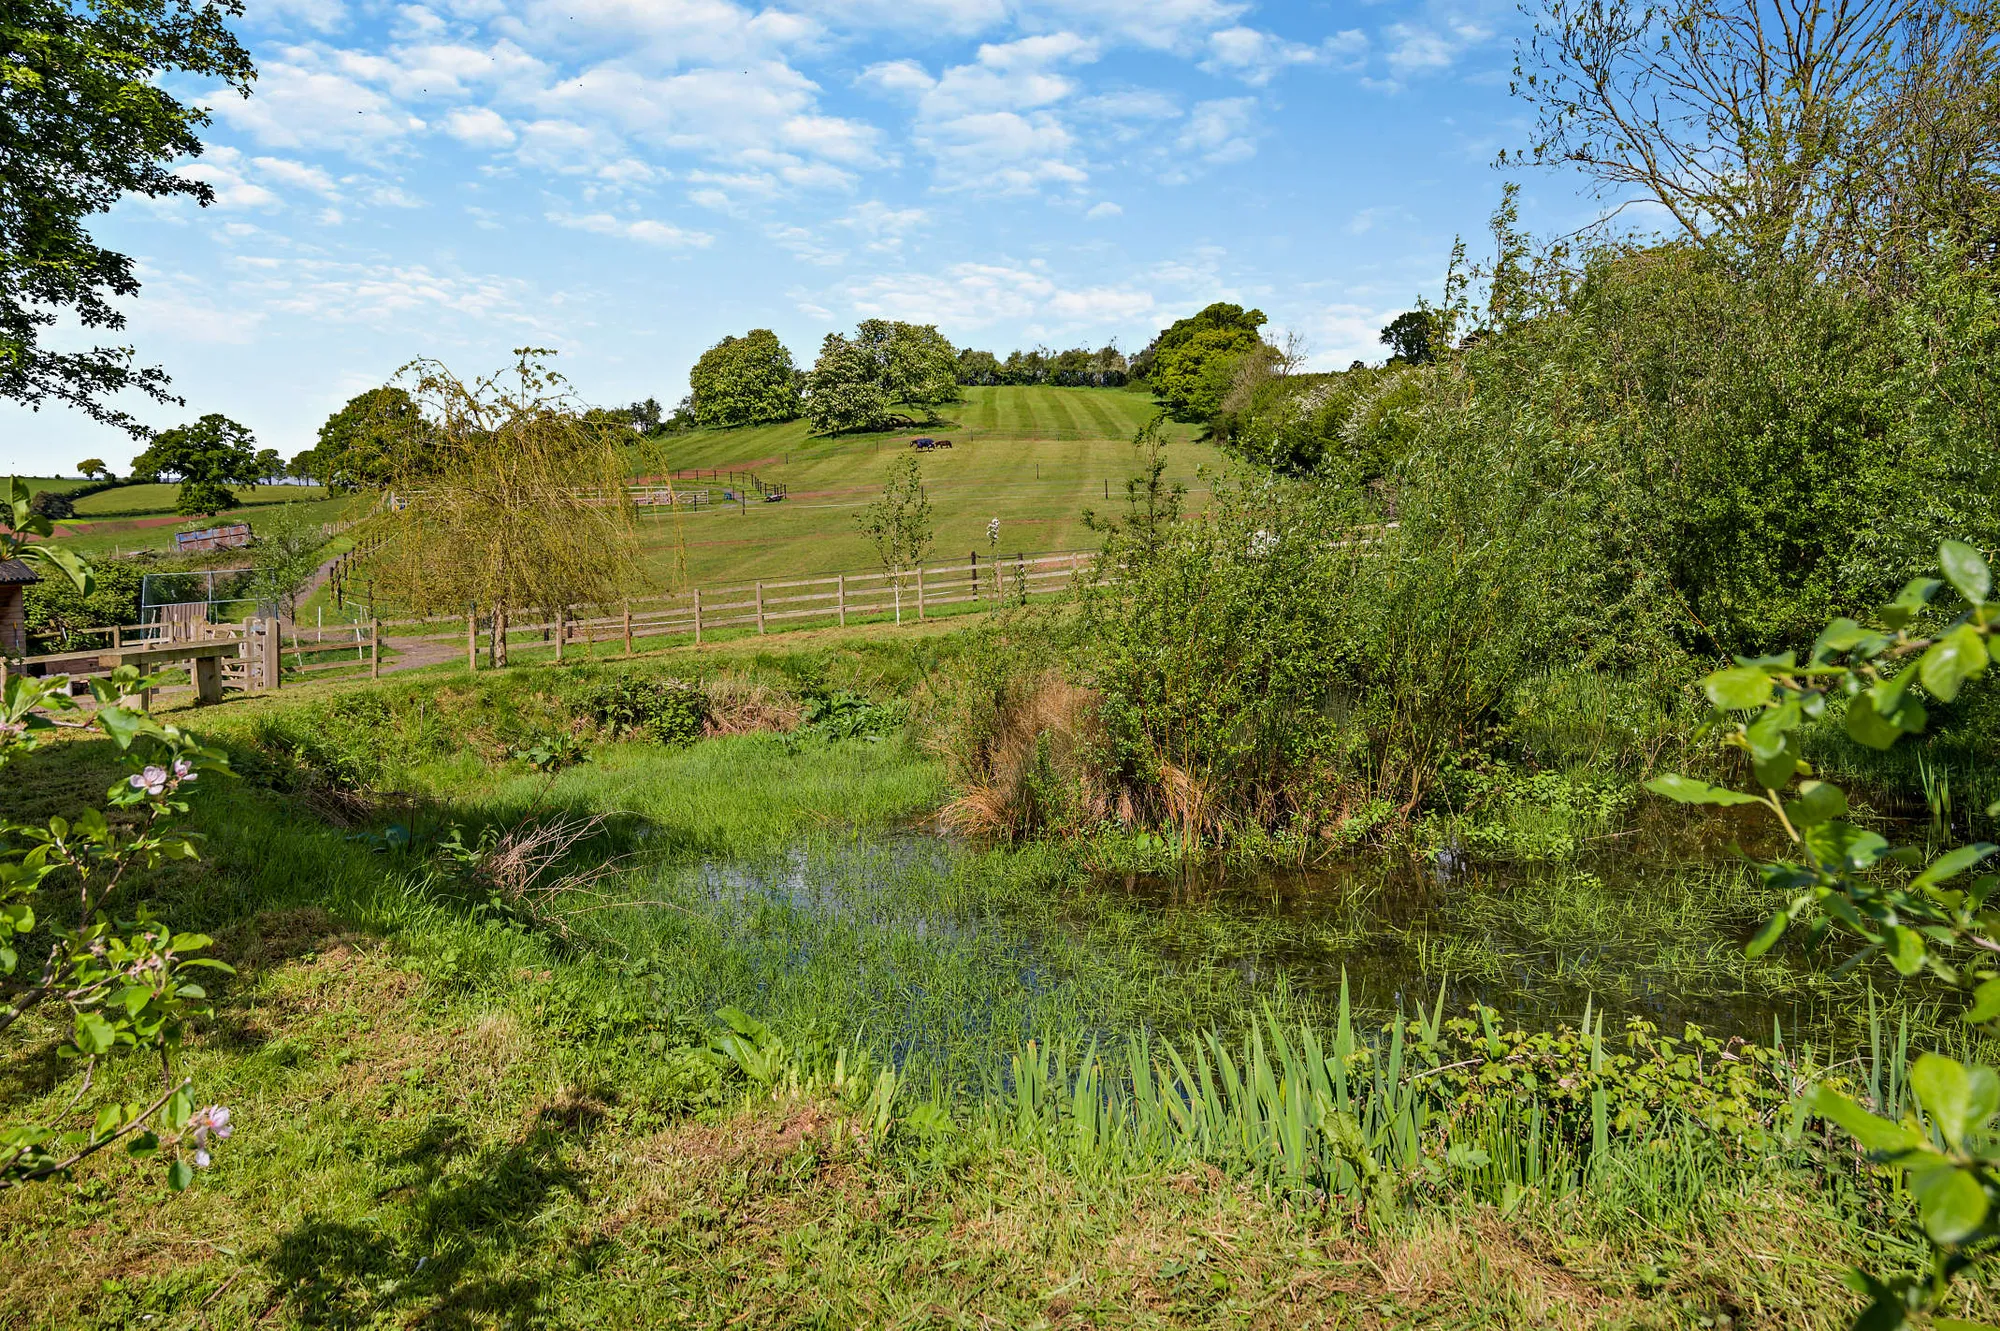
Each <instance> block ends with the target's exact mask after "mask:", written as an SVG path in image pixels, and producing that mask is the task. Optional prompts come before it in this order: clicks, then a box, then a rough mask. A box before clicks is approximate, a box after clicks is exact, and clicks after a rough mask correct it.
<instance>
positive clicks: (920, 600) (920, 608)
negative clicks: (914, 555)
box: [917, 564, 924, 624]
mask: <svg viewBox="0 0 2000 1331" xmlns="http://www.w3.org/2000/svg"><path fill="white" fill-rule="evenodd" d="M917 622H918V623H919V624H921V623H923V622H924V566H923V565H922V564H918V565H917Z"/></svg>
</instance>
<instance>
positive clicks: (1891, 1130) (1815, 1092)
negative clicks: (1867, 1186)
mask: <svg viewBox="0 0 2000 1331" xmlns="http://www.w3.org/2000/svg"><path fill="white" fill-rule="evenodd" d="M1805 1106H1806V1108H1807V1109H1810V1110H1811V1111H1812V1112H1813V1113H1815V1114H1818V1115H1819V1116H1820V1117H1821V1118H1823V1119H1826V1120H1827V1121H1828V1122H1830V1123H1838V1124H1839V1125H1840V1126H1841V1127H1843V1128H1845V1129H1847V1134H1848V1135H1849V1136H1850V1137H1852V1138H1854V1140H1855V1141H1857V1142H1859V1143H1860V1144H1861V1148H1862V1149H1863V1150H1865V1151H1873V1152H1875V1153H1876V1154H1878V1155H1885V1156H1895V1155H1902V1154H1904V1153H1905V1152H1908V1151H1920V1150H1923V1149H1925V1148H1926V1146H1927V1145H1928V1143H1926V1142H1925V1140H1924V1139H1923V1138H1922V1137H1921V1136H1919V1135H1918V1134H1916V1133H1914V1132H1912V1131H1910V1129H1908V1128H1906V1127H1904V1126H1903V1125H1902V1124H1900V1123H1891V1122H1890V1121H1889V1120H1888V1119H1886V1118H1877V1117H1876V1116H1875V1115H1873V1114H1871V1113H1869V1112H1868V1111H1867V1110H1865V1109H1863V1108H1862V1107H1861V1106H1860V1105H1858V1104H1856V1103H1854V1101H1852V1100H1850V1099H1848V1098H1847V1097H1846V1096H1844V1095H1842V1094H1841V1093H1840V1092H1839V1091H1836V1090H1834V1089H1833V1088H1832V1087H1830V1086H1826V1085H1823V1084H1822V1085H1819V1086H1815V1087H1813V1088H1812V1090H1810V1091H1808V1092H1807V1093H1806V1096H1805Z"/></svg>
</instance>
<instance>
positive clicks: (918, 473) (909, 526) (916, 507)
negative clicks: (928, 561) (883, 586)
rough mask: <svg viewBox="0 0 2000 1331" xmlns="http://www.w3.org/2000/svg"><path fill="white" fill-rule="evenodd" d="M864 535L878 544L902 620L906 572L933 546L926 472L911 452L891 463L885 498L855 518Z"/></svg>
mask: <svg viewBox="0 0 2000 1331" xmlns="http://www.w3.org/2000/svg"><path fill="white" fill-rule="evenodd" d="M855 521H856V525H858V526H859V527H860V528H861V534H862V535H864V536H866V537H867V538H868V539H869V540H871V541H873V542H874V543H875V553H876V554H877V555H878V556H880V557H881V560H882V568H883V570H884V571H885V572H887V573H888V574H890V580H891V583H892V584H893V586H894V587H895V591H896V622H897V623H898V624H900V623H902V622H903V573H904V570H906V569H908V568H910V567H911V566H912V565H915V564H920V563H922V562H923V558H924V556H925V555H927V554H929V553H930V548H931V535H932V532H931V501H930V500H929V499H928V498H926V497H925V495H924V471H923V468H922V466H920V465H919V464H918V462H917V460H916V458H914V457H912V456H910V455H909V454H908V453H905V454H903V455H902V456H901V457H898V458H897V459H896V460H895V461H894V462H892V463H890V464H889V482H888V484H887V485H884V486H883V487H882V497H881V498H880V499H878V500H876V501H875V502H874V503H872V504H870V505H869V506H868V507H867V508H866V509H863V510H862V512H861V514H860V515H859V517H857V518H856V520H855Z"/></svg>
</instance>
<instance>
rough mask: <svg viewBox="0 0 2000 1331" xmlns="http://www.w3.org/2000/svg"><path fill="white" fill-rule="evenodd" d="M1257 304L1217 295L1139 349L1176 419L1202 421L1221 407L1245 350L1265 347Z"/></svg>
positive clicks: (1152, 380)
mask: <svg viewBox="0 0 2000 1331" xmlns="http://www.w3.org/2000/svg"><path fill="white" fill-rule="evenodd" d="M1265 322H1266V321H1265V318H1264V312H1263V311H1262V310H1246V309H1244V308H1243V307H1242V306H1241V305H1231V304H1228V303H1226V302H1222V301H1217V302H1216V303H1215V304H1213V305H1210V306H1208V307H1207V308H1205V309H1203V310H1202V311H1201V312H1200V313H1198V314H1192V315H1189V316H1188V317H1187V318H1185V319H1177V320H1175V321H1174V322H1173V323H1172V324H1171V325H1169V326H1168V327H1167V328H1166V329H1164V330H1163V331H1162V332H1161V333H1160V335H1159V336H1158V337H1156V338H1154V339H1153V344H1152V345H1151V346H1149V347H1148V348H1146V351H1145V352H1144V353H1141V354H1142V356H1143V357H1144V359H1145V361H1146V378H1147V381H1148V382H1149V383H1151V384H1152V386H1153V395H1154V396H1155V397H1157V398H1158V399H1159V400H1160V402H1161V404H1162V405H1163V406H1165V407H1166V409H1167V411H1168V413H1169V414H1170V415H1172V416H1173V418H1174V419H1175V420H1177V421H1207V420H1209V419H1210V418H1212V417H1213V416H1214V415H1215V413H1216V412H1217V411H1219V410H1221V408H1222V401H1223V399H1224V398H1226V397H1227V396H1228V395H1229V390H1230V387H1231V386H1232V385H1233V384H1234V383H1235V382H1236V372H1237V370H1238V368H1239V367H1240V366H1241V364H1242V361H1243V358H1244V356H1246V355H1248V354H1251V353H1261V352H1264V351H1266V350H1268V348H1266V346H1265V343H1264V339H1263V338H1262V336H1260V335H1259V334H1258V332H1257V330H1258V329H1260V328H1262V327H1263V326H1264V324H1265Z"/></svg>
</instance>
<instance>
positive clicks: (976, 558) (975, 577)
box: [972, 550, 979, 604]
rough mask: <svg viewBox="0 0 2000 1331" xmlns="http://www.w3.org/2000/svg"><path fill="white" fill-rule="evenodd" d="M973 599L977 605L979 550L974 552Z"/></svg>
mask: <svg viewBox="0 0 2000 1331" xmlns="http://www.w3.org/2000/svg"><path fill="white" fill-rule="evenodd" d="M972 599H973V601H974V603H975V604H976V603H977V602H978V600H979V552H978V551H977V550H974V551H973V552H972Z"/></svg>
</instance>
